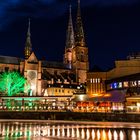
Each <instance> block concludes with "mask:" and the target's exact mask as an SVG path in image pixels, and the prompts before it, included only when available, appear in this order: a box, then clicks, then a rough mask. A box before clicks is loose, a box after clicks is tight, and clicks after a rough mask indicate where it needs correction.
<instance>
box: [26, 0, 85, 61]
mask: <svg viewBox="0 0 140 140" xmlns="http://www.w3.org/2000/svg"><path fill="white" fill-rule="evenodd" d="M85 45H86V43H85V37H84V31H83V25H82V19H81V9H80V0H78V9H77V18H76V25H75V35H74V30H73V23H72V15H71V5H70V7H69V23H68V29H67V38H66V49H67V48H73V47H75V46H81V47H85ZM31 53H32V43H31V32H30V19H29V23H28V31H27V38H26V43H25V49H24V54H25V59H28V58H29V56H30V55H31Z"/></svg>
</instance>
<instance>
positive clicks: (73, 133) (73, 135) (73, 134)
mask: <svg viewBox="0 0 140 140" xmlns="http://www.w3.org/2000/svg"><path fill="white" fill-rule="evenodd" d="M72 137H73V138H74V137H75V132H74V128H73V127H72Z"/></svg>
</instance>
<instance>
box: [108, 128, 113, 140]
mask: <svg viewBox="0 0 140 140" xmlns="http://www.w3.org/2000/svg"><path fill="white" fill-rule="evenodd" d="M108 139H109V140H111V139H112V134H111V131H110V130H109V131H108Z"/></svg>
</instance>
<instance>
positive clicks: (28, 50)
mask: <svg viewBox="0 0 140 140" xmlns="http://www.w3.org/2000/svg"><path fill="white" fill-rule="evenodd" d="M24 53H25V59H28V57H29V56H30V55H31V53H32V43H31V32H30V19H29V22H28V31H27V38H26V43H25V49H24Z"/></svg>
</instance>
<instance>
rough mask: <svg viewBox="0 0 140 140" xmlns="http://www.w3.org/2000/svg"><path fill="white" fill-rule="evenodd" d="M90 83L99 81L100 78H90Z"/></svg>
mask: <svg viewBox="0 0 140 140" xmlns="http://www.w3.org/2000/svg"><path fill="white" fill-rule="evenodd" d="M90 83H101V78H91V79H90Z"/></svg>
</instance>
